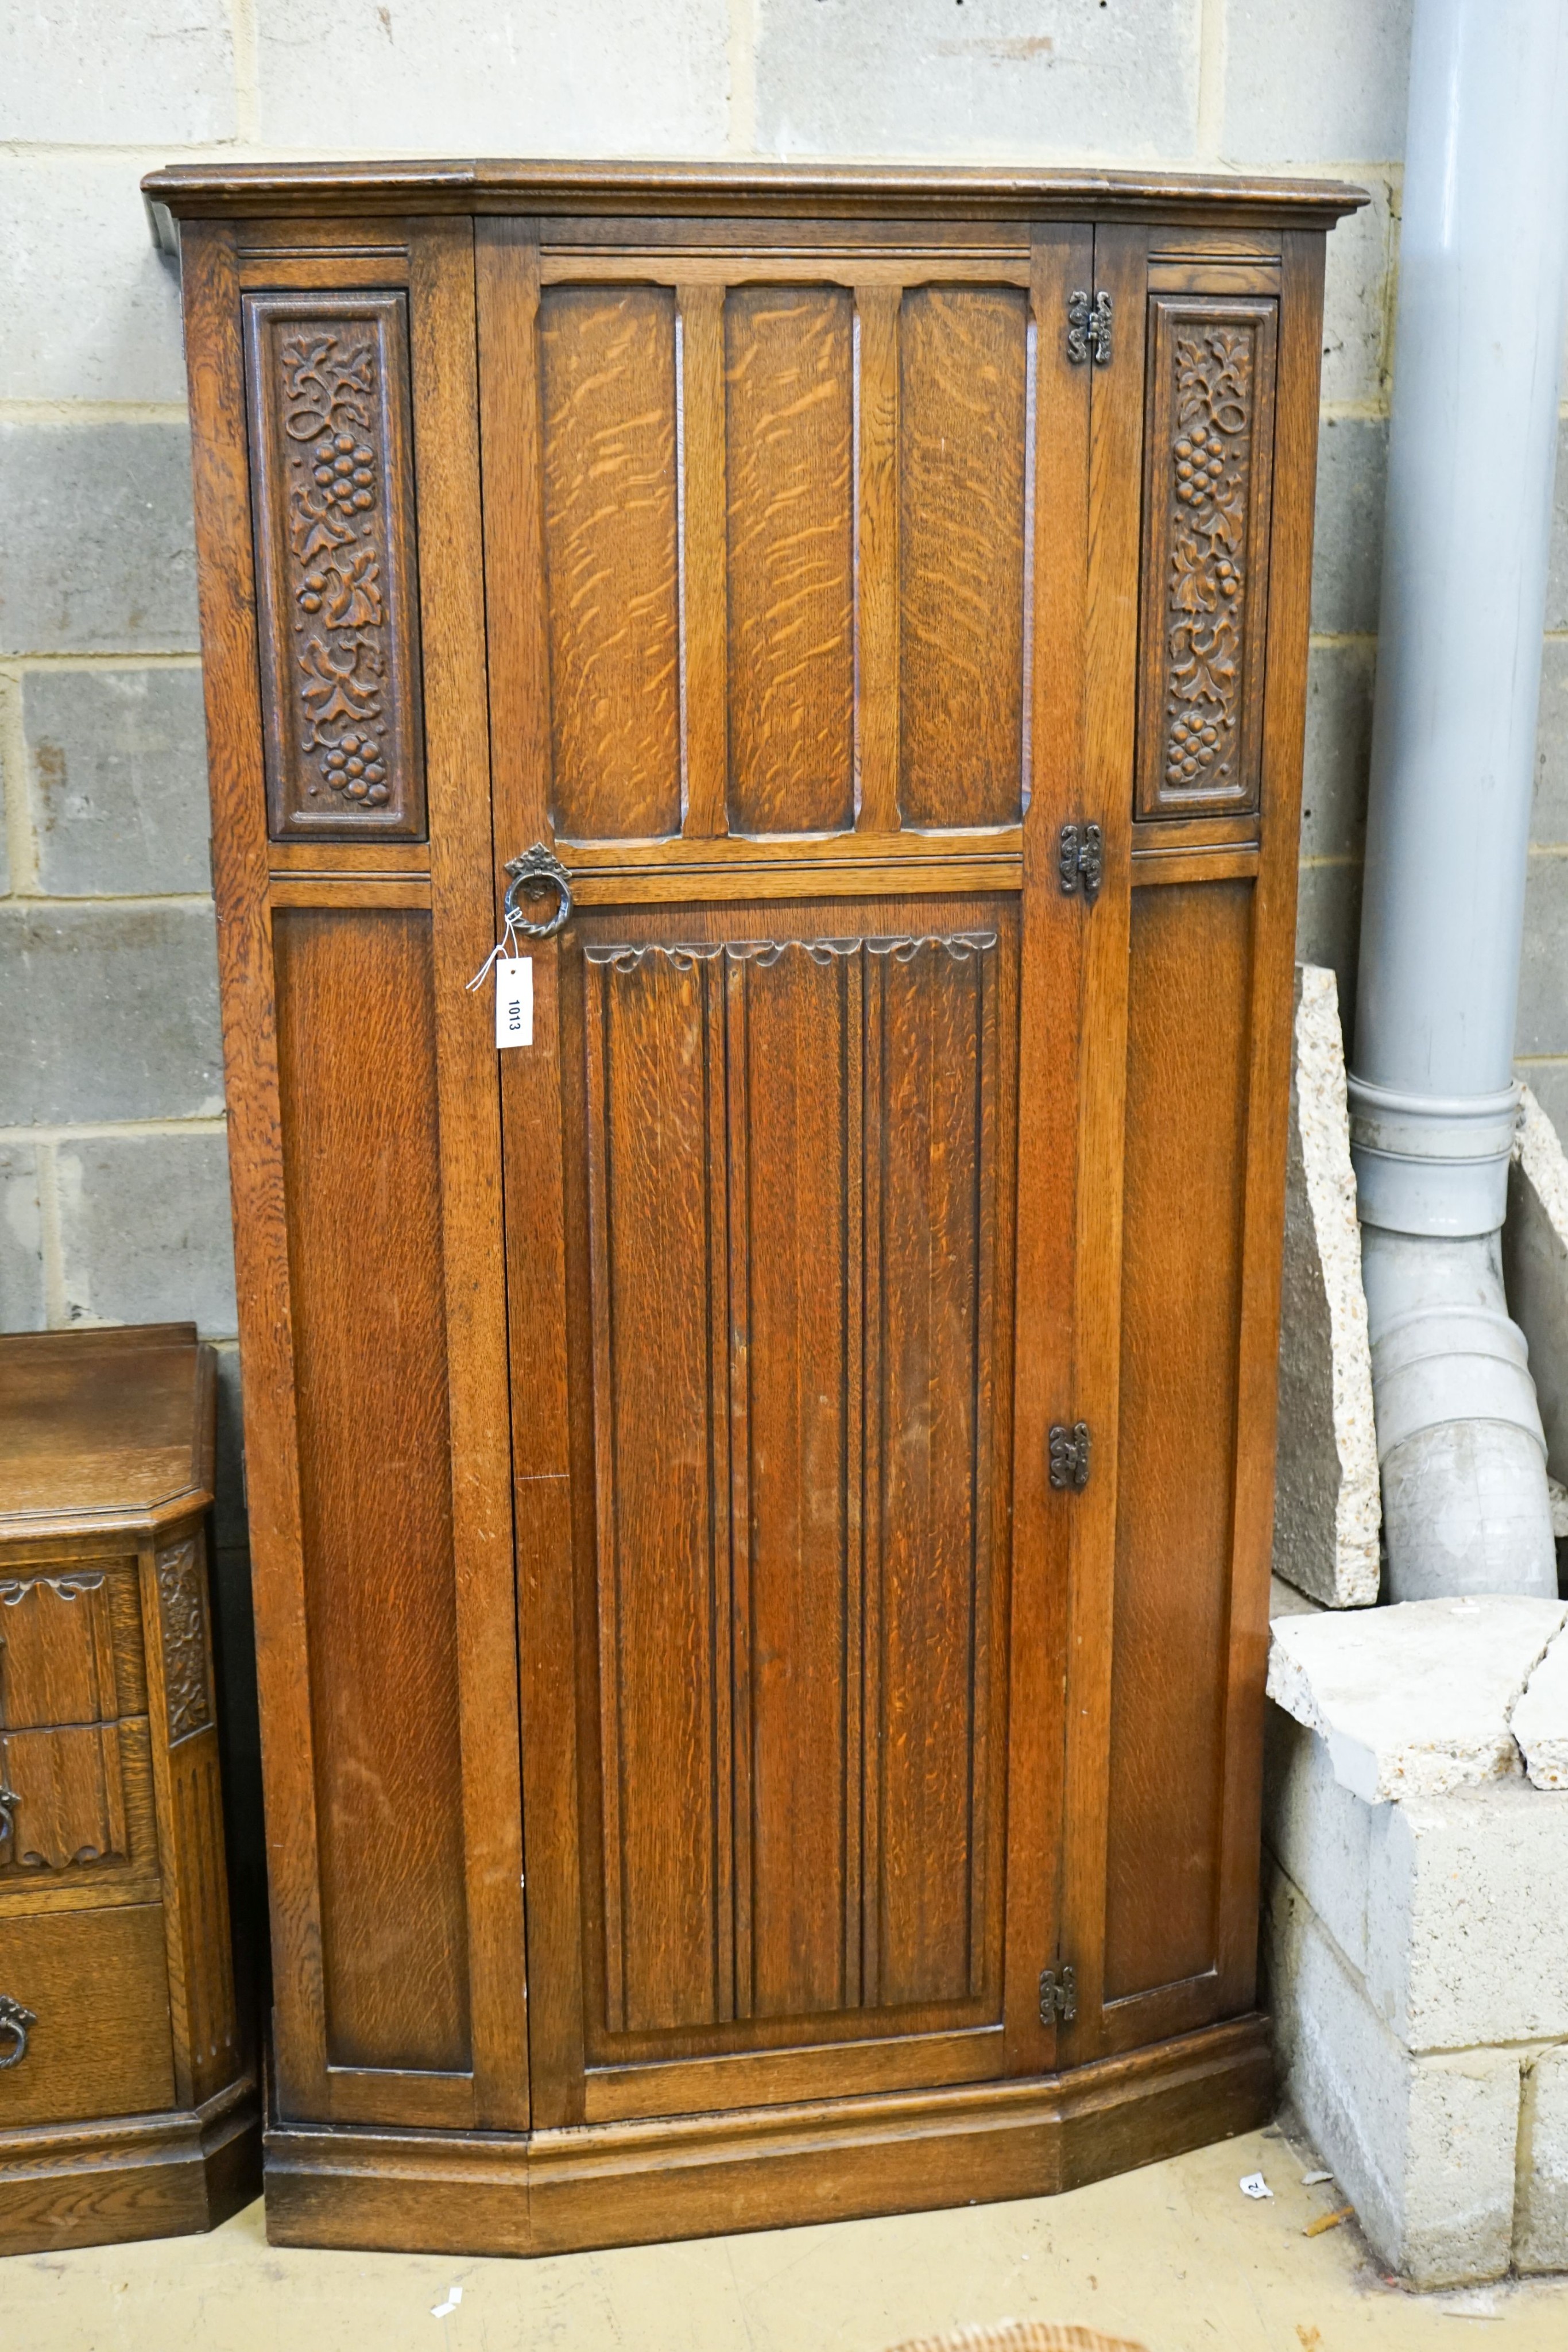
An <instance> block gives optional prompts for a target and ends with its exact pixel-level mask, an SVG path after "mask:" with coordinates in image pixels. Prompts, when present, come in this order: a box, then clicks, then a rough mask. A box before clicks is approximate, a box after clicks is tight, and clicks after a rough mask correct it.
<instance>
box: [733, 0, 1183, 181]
mask: <svg viewBox="0 0 1568 2352" xmlns="http://www.w3.org/2000/svg"><path fill="white" fill-rule="evenodd" d="M1197 15H1198V11H1197V5H1195V0H1118V5H1117V6H1115V7H1114V8H1071V9H1068V8H1053V9H1051V10H1049V11H1047V12H1045V14H1044V15H1043V16H1042V13H1041V11H1040V8H1039V7H1038V6H1037V5H1033V0H991V5H988V6H987V7H986V8H984V10H981V9H970V10H966V11H962V12H960V11H959V10H957V9H956V8H954V7H953V6H952V5H951V0H759V6H758V20H759V21H758V43H757V135H758V142H759V144H760V145H761V147H762V148H763V149H764V150H765V151H766V152H769V153H772V154H778V155H800V154H806V155H824V154H852V155H857V154H875V155H896V156H903V155H933V154H937V155H961V156H962V157H963V158H964V160H965V161H966V162H973V161H974V160H975V159H976V157H977V156H978V155H998V154H1001V155H1007V156H1009V157H1018V156H1051V157H1052V158H1062V159H1072V160H1074V161H1076V160H1078V159H1080V158H1082V157H1083V156H1084V155H1096V156H1121V157H1126V158H1129V159H1131V158H1140V159H1144V160H1149V161H1152V160H1153V159H1154V158H1155V157H1156V156H1169V155H1171V154H1172V153H1176V154H1178V155H1180V154H1190V153H1191V152H1192V150H1193V147H1194V143H1195V142H1196V138H1197V63H1198V43H1197ZM971 18H972V19H973V20H974V21H972V22H971V21H970V20H971Z"/></svg>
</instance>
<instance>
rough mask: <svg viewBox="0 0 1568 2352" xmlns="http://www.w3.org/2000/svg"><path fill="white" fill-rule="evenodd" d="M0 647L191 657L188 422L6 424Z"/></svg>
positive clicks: (0, 501)
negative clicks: (175, 654) (164, 423)
mask: <svg viewBox="0 0 1568 2352" xmlns="http://www.w3.org/2000/svg"><path fill="white" fill-rule="evenodd" d="M0 513H4V515H5V531H4V533H3V534H0V653H6V654H18V653H22V654H26V653H57V654H61V653H121V654H130V653H194V652H195V650H196V584H195V549H194V542H193V525H192V520H191V450H190V436H189V435H188V434H187V432H186V430H185V427H184V426H183V425H159V424H135V425H118V424H117V425H104V424H88V425H22V424H14V423H13V424H0Z"/></svg>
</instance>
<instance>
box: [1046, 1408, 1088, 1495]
mask: <svg viewBox="0 0 1568 2352" xmlns="http://www.w3.org/2000/svg"><path fill="white" fill-rule="evenodd" d="M1088 1484H1089V1423H1087V1422H1086V1421H1075V1422H1074V1423H1073V1424H1072V1426H1071V1429H1069V1428H1068V1427H1067V1426H1066V1424H1065V1423H1063V1422H1060V1421H1053V1422H1052V1423H1051V1485H1052V1486H1072V1487H1075V1488H1076V1489H1077V1491H1078V1492H1079V1493H1080V1494H1082V1491H1083V1489H1084V1487H1085V1486H1087V1485H1088Z"/></svg>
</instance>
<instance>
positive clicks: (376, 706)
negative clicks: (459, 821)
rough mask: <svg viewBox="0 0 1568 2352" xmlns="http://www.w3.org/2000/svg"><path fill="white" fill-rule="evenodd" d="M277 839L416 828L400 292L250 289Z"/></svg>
mask: <svg viewBox="0 0 1568 2352" xmlns="http://www.w3.org/2000/svg"><path fill="white" fill-rule="evenodd" d="M246 366H247V373H248V378H249V383H248V389H249V395H250V407H251V425H252V434H253V457H252V463H253V471H254V477H255V489H256V565H257V574H258V587H259V590H260V601H261V610H262V623H263V628H262V640H263V641H262V672H263V703H264V711H265V719H266V737H267V799H268V809H269V815H270V823H271V830H272V833H273V835H275V836H282V837H287V836H288V835H299V834H306V835H317V836H319V835H337V836H339V837H341V838H351V837H352V836H353V835H357V834H361V833H375V834H379V835H393V836H395V837H398V838H409V837H414V836H417V835H421V834H423V830H424V794H423V760H422V745H421V729H420V717H419V667H418V652H417V642H418V641H417V616H416V614H415V612H414V565H413V553H412V532H413V496H412V471H411V461H410V451H409V434H410V427H409V393H408V365H407V359H406V318H405V309H404V297H403V296H402V294H340V295H332V296H327V297H323V298H321V299H310V298H302V297H299V296H295V295H272V294H252V295H247V296H246Z"/></svg>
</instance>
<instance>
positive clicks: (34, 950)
mask: <svg viewBox="0 0 1568 2352" xmlns="http://www.w3.org/2000/svg"><path fill="white" fill-rule="evenodd" d="M0 975H3V977H0V994H3V996H4V1001H5V1020H4V1021H3V1022H0V1102H3V1103H5V1106H6V1115H7V1117H8V1118H9V1119H10V1121H11V1123H12V1124H13V1125H15V1126H18V1127H20V1126H37V1125H46V1124H55V1123H57V1124H60V1125H66V1124H69V1123H78V1122H83V1121H91V1122H93V1123H94V1124H97V1123H99V1122H102V1123H105V1124H107V1123H109V1122H110V1121H113V1120H117V1119H129V1118H198V1117H206V1116H211V1115H214V1114H215V1113H216V1112H218V1111H221V1110H222V1108H223V1057H222V1047H221V1043H220V1038H219V1032H218V989H217V955H216V945H215V941H214V930H213V914H212V908H211V907H210V906H207V905H204V904H202V903H199V902H196V901H192V902H191V903H189V904H186V905H183V906H180V905H176V906H140V907H115V906H113V905H107V906H99V907H82V906H74V907H73V906H60V905H54V906H50V905H47V904H45V905H36V904H35V905H28V904H27V903H26V901H17V900H13V901H12V902H11V903H10V904H9V905H6V906H0ZM230 1328H233V1327H232V1325H231V1326H230Z"/></svg>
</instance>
